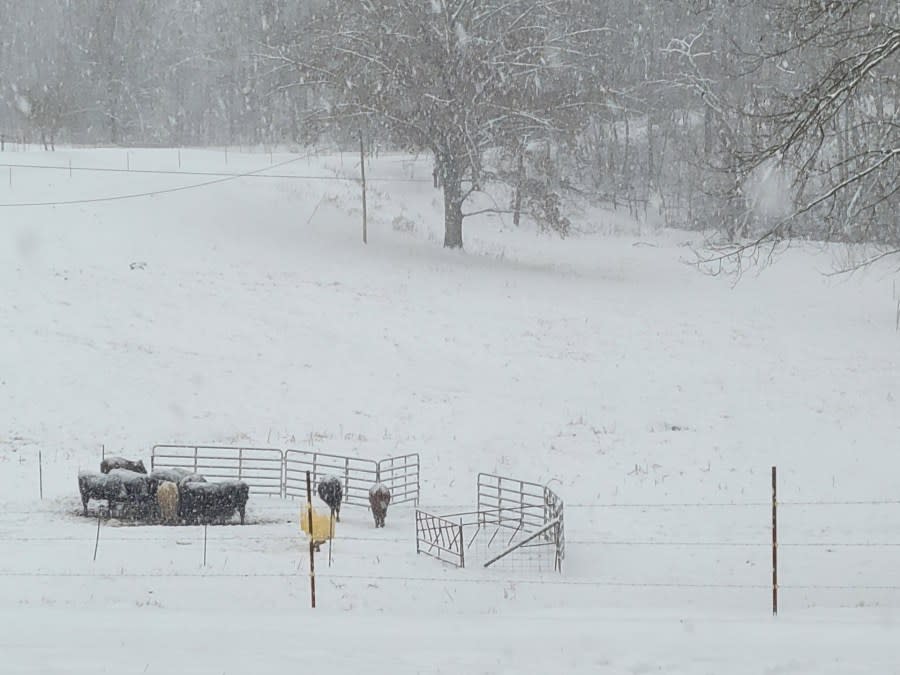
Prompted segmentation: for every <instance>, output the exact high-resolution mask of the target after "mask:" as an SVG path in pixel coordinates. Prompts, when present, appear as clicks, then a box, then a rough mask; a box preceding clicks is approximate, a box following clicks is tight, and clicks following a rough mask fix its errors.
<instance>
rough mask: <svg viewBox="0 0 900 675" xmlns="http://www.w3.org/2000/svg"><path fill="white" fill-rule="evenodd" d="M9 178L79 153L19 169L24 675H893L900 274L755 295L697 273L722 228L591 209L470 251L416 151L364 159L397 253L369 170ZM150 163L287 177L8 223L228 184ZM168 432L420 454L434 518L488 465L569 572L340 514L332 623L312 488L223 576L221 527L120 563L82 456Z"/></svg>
mask: <svg viewBox="0 0 900 675" xmlns="http://www.w3.org/2000/svg"><path fill="white" fill-rule="evenodd" d="M179 155H180V156H179ZM70 161H71V164H72V167H73V170H72V172H71V175H70V172H69V162H70ZM0 163H6V164H17V165H20V164H31V165H53V166H59V167H61V168H60V169H59V170H48V169H25V168H21V167H18V166H17V167H15V168H13V169H12V175H11V177H10V176H9V169H8V168H6V167H0V179H2V180H0V223H2V227H0V410H2V411H3V416H2V418H0V419H2V420H3V424H2V426H0V505H2V511H0V542H2V548H0V550H2V553H0V624H2V625H3V627H4V628H3V630H0V672H3V673H7V672H10V673H19V672H27V673H45V672H73V673H88V672H91V673H94V672H104V670H103V669H106V671H107V672H151V673H152V672H169V673H171V672H185V673H222V672H227V673H248V672H251V673H255V672H276V671H284V669H285V668H288V667H293V668H296V667H304V666H307V667H316V668H319V667H324V666H322V664H323V663H325V662H329V661H330V662H331V663H333V664H334V666H336V667H337V668H338V672H345V671H347V670H350V669H351V668H354V669H360V670H361V669H366V670H368V671H371V672H379V673H380V672H392V673H405V672H446V673H457V672H485V673H495V672H515V673H527V672H542V673H543V672H547V670H549V669H564V670H568V671H574V672H610V673H643V672H651V671H661V672H671V673H745V672H746V673H760V672H789V673H829V672H833V673H849V672H866V673H872V672H879V673H881V672H900V665H898V659H896V657H895V652H896V649H895V648H894V647H893V644H894V643H895V642H896V639H897V636H898V635H900V626H898V624H897V618H898V613H897V612H898V608H900V588H898V587H900V575H898V572H897V570H898V569H900V565H898V563H900V503H891V502H894V501H897V500H900V490H898V487H897V486H898V483H897V468H898V463H897V461H896V459H895V456H894V454H895V450H896V447H897V438H898V437H900V415H898V403H897V397H898V396H900V368H898V365H900V337H898V335H897V333H896V332H895V331H894V321H895V308H896V300H895V299H894V298H893V297H892V293H893V291H892V279H893V278H894V277H892V276H891V275H890V273H889V272H890V270H889V269H888V268H886V267H885V268H878V269H874V270H871V271H869V272H867V273H865V274H862V275H858V276H855V277H851V278H837V279H835V278H826V277H824V276H823V275H822V274H821V273H820V272H822V271H827V270H828V269H829V267H830V264H831V259H830V257H829V253H828V252H822V251H816V250H813V249H811V248H803V247H798V248H795V249H794V250H792V251H789V252H788V253H787V254H786V255H785V256H784V257H783V258H782V259H781V260H780V261H779V262H778V264H777V265H776V266H774V267H773V268H771V269H769V270H767V271H766V272H765V273H764V274H763V275H761V276H758V277H757V276H756V275H752V274H751V275H748V276H746V277H745V278H744V279H743V280H742V281H741V282H740V283H739V284H738V285H737V286H736V287H732V285H731V283H730V282H731V280H730V279H724V278H712V277H708V276H704V275H702V274H698V273H697V271H696V270H694V269H693V268H691V267H690V266H687V265H685V264H684V263H683V262H682V260H683V259H688V258H690V257H691V254H690V248H689V247H688V245H689V244H691V243H692V242H693V243H699V241H700V239H699V237H698V236H697V235H694V234H692V233H681V232H668V231H661V232H652V233H648V232H647V231H646V227H645V228H644V231H643V232H640V233H639V231H638V230H637V229H636V228H635V229H629V226H628V224H627V221H626V220H625V219H624V218H623V217H622V216H620V215H618V214H610V213H604V212H599V211H598V212H590V213H583V214H580V216H579V219H580V220H579V223H578V225H579V227H580V229H581V230H582V231H583V232H584V234H581V235H579V236H578V237H577V238H574V239H570V240H567V241H559V240H557V239H554V238H552V237H548V236H540V235H536V234H535V233H534V232H533V231H532V230H531V229H530V228H528V227H525V228H522V229H521V230H518V229H516V228H514V227H512V225H511V224H509V223H504V222H503V221H502V220H501V219H500V218H498V217H489V216H483V217H479V218H476V219H473V220H472V221H471V222H469V221H467V222H466V237H467V252H466V253H459V252H447V251H444V250H442V249H441V248H440V246H439V242H440V240H441V236H442V235H441V220H440V215H441V210H442V206H441V199H440V194H439V192H438V191H436V190H434V188H433V187H432V186H431V183H430V181H431V173H430V165H429V164H428V162H427V161H426V160H424V159H415V158H411V157H407V156H398V155H386V156H382V157H379V158H377V159H374V160H372V163H371V165H370V166H369V167H368V173H369V177H370V178H371V179H372V183H371V186H370V187H371V190H370V192H369V216H370V221H369V244H368V246H363V245H362V243H361V241H360V238H361V237H360V234H361V232H360V230H361V227H360V218H361V208H360V202H359V186H358V184H356V183H354V182H352V181H340V180H334V178H335V177H338V176H351V177H352V176H355V175H356V172H357V170H358V167H357V166H356V164H355V158H354V157H353V156H352V155H344V156H340V155H329V156H316V155H312V154H298V155H290V154H287V153H275V154H274V155H270V154H268V153H237V152H234V151H231V152H229V153H228V154H227V156H226V154H225V153H224V152H222V151H212V150H208V151H207V150H181V151H180V153H179V151H176V150H172V149H164V150H129V151H126V150H121V149H116V150H62V151H59V152H56V153H42V152H6V153H3V154H2V155H0ZM179 163H180V168H179ZM79 167H106V168H114V169H126V168H128V169H130V171H127V172H109V173H96V172H88V171H80V170H79ZM153 170H163V171H175V172H177V171H179V170H180V171H182V172H206V173H212V174H220V173H241V172H250V171H262V173H263V174H270V175H271V174H277V175H278V176H281V177H280V178H262V177H252V178H250V177H248V178H241V179H236V180H225V181H223V182H219V183H215V184H211V185H206V186H203V187H197V188H195V189H186V190H180V191H175V192H169V193H165V194H156V195H155V196H147V197H140V198H135V199H125V200H116V201H102V202H96V203H87V204H63V205H58V206H53V207H50V206H17V207H6V206H5V205H7V204H13V203H15V204H24V203H35V202H38V203H40V202H51V201H52V202H66V201H69V200H83V199H93V198H105V197H111V196H119V195H131V194H139V193H148V192H159V191H163V190H168V189H172V188H179V187H182V186H191V185H198V184H200V183H207V182H210V181H217V180H221V179H222V178H223V176H218V175H206V176H191V175H183V174H177V173H173V174H156V173H146V171H153ZM288 175H292V176H302V177H304V178H288V177H285V176H288ZM163 442H175V443H177V442H188V443H207V444H235V443H240V444H244V445H249V446H254V445H256V446H267V447H280V448H288V447H298V448H304V449H309V448H316V449H320V450H323V451H327V452H336V453H340V454H352V455H360V456H366V457H381V456H386V455H389V454H401V453H404V452H418V453H420V455H421V458H422V478H423V483H422V499H423V505H424V506H426V507H428V508H429V510H432V511H434V512H437V513H441V512H442V510H444V511H446V510H448V509H449V510H453V509H456V510H459V507H468V508H471V507H474V503H475V478H476V475H477V473H478V472H479V471H489V472H496V473H501V474H507V475H512V476H515V477H521V478H524V479H527V480H533V481H537V482H540V483H546V482H548V481H550V482H551V484H552V486H553V489H554V490H556V491H557V492H559V494H560V495H561V496H562V497H563V498H564V499H565V500H566V530H567V543H568V545H567V558H566V561H565V565H564V572H563V574H562V575H559V574H555V573H553V572H552V570H546V565H545V564H544V561H541V560H536V559H534V558H529V557H527V556H523V557H521V558H518V559H515V560H510V561H508V562H507V563H505V564H504V565H502V566H501V567H499V568H497V569H490V570H483V569H480V568H475V567H471V566H470V567H469V568H468V569H465V570H456V569H450V568H447V567H445V566H443V565H442V564H441V563H439V562H437V561H434V560H432V559H430V558H427V557H424V556H419V557H417V556H416V554H415V533H414V525H413V513H412V509H410V508H409V507H396V508H392V509H391V511H390V512H389V515H388V522H387V527H386V528H384V529H379V530H376V529H375V528H374V527H373V524H372V521H371V516H370V515H369V514H368V513H367V512H366V511H365V510H363V509H359V508H356V509H353V508H350V507H348V508H347V509H346V510H345V517H344V521H345V522H343V523H342V524H341V525H340V527H339V530H338V538H337V540H336V541H335V546H334V551H333V554H334V561H333V565H332V567H331V568H328V567H327V563H326V558H325V557H324V556H320V557H319V558H318V560H317V566H318V567H319V570H318V571H319V572H320V575H319V584H318V591H319V592H318V596H319V607H318V608H317V609H316V610H315V613H313V612H312V610H310V609H309V608H308V579H307V564H308V561H307V558H306V548H305V541H304V540H303V538H302V537H301V535H299V533H298V527H297V504H294V503H291V502H282V501H281V500H278V499H272V498H253V497H251V501H250V505H249V513H250V520H251V523H252V524H250V525H246V526H244V527H240V526H233V527H211V528H210V529H209V542H208V547H207V565H206V566H205V567H203V566H202V550H203V544H202V537H203V532H202V529H201V528H189V527H179V528H167V527H150V526H147V527H141V526H131V525H128V524H120V523H117V522H115V521H111V522H109V523H107V524H105V525H104V526H103V527H102V528H101V535H100V544H99V548H98V556H97V561H96V562H93V561H92V556H93V552H94V545H95V535H96V521H94V520H92V519H85V518H82V517H81V516H80V515H79V511H80V503H79V501H78V498H77V489H76V481H75V477H76V473H77V471H78V470H79V469H82V468H91V469H93V468H96V465H97V464H98V462H99V459H100V453H101V450H100V448H101V444H103V445H105V448H106V452H107V453H121V454H124V455H126V456H129V457H134V458H143V459H144V461H145V462H147V461H148V459H149V449H150V447H151V446H152V445H153V444H155V443H163ZM38 451H40V453H41V458H42V467H41V469H42V472H43V491H44V498H43V500H41V499H40V498H39V494H38V490H39V484H38V476H39V467H38V462H37V458H38ZM773 465H777V466H778V471H779V479H778V483H779V498H780V500H781V501H782V506H781V508H780V511H779V519H780V522H779V533H780V541H781V548H780V557H779V562H780V565H779V566H780V569H779V573H780V581H781V583H782V584H783V588H782V589H781V593H780V601H781V614H780V616H779V617H778V618H777V619H772V618H770V616H769V614H770V602H771V590H770V586H769V584H770V583H771V551H770V548H769V542H770V537H771V532H770V524H771V508H770V506H769V505H768V501H769V500H770V498H771V493H770V490H771V486H770V467H771V466H773ZM819 502H827V503H826V504H822V503H819ZM831 502H862V503H857V504H832V503H831ZM872 502H886V503H872ZM654 504H656V505H659V504H667V505H668V506H653V505H654ZM678 504H681V505H682V506H677V505H678ZM688 504H706V505H707V506H689V505H688ZM621 505H631V506H621ZM635 505H644V506H635ZM835 587H837V588H835Z"/></svg>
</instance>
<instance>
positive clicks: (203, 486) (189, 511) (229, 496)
mask: <svg viewBox="0 0 900 675" xmlns="http://www.w3.org/2000/svg"><path fill="white" fill-rule="evenodd" d="M178 496H179V501H178V516H179V518H180V519H181V520H183V521H184V522H186V523H200V522H213V521H215V520H221V521H223V522H224V521H225V520H227V519H229V518H231V516H232V515H234V512H235V511H237V512H238V513H239V514H240V516H241V525H243V524H244V516H245V513H246V507H247V499H248V498H249V497H250V486H249V485H247V484H246V483H245V482H244V481H240V480H232V481H223V482H221V483H206V482H198V481H183V482H182V483H180V484H179V485H178Z"/></svg>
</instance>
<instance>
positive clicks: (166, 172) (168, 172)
mask: <svg viewBox="0 0 900 675" xmlns="http://www.w3.org/2000/svg"><path fill="white" fill-rule="evenodd" d="M299 159H307V156H305V155H304V156H303V157H300V158H295V159H291V160H290V161H298V160H299ZM278 166H279V165H274V166H268V167H264V168H262V169H258V170H257V171H260V172H261V171H266V170H268V169H272V168H277V167H278ZM0 168H4V169H5V168H9V169H38V170H52V171H84V172H95V173H127V174H149V175H160V176H205V177H216V178H228V179H231V178H277V179H293V180H311V181H329V180H331V181H340V182H342V183H359V182H360V179H359V178H357V177H355V176H309V175H301V174H290V173H234V172H230V171H184V170H175V169H119V168H115V167H93V166H74V165H72V166H69V165H68V164H67V165H65V166H55V165H51V164H3V163H0ZM366 182H378V183H431V182H432V181H431V179H430V178H427V179H426V178H393V177H388V176H385V177H382V178H378V177H375V178H372V177H369V176H367V177H366Z"/></svg>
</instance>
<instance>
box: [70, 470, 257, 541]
mask: <svg viewBox="0 0 900 675" xmlns="http://www.w3.org/2000/svg"><path fill="white" fill-rule="evenodd" d="M78 491H79V492H80V493H81V503H82V506H83V507H84V515H87V507H88V502H90V500H92V499H95V500H106V503H107V508H108V510H109V513H113V512H114V510H118V511H119V512H120V513H121V514H122V515H125V516H129V517H131V518H139V519H143V520H151V521H156V522H163V523H166V524H169V525H175V524H178V523H185V524H197V523H212V522H225V521H227V520H229V519H230V518H231V517H232V516H233V515H234V514H235V512H237V513H238V514H239V515H240V518H241V524H242V525H243V524H244V517H245V513H246V507H247V499H248V498H249V496H250V487H249V486H248V485H247V484H246V483H245V482H243V481H240V480H230V481H222V482H219V483H211V482H208V481H207V480H206V478H204V477H203V476H201V475H199V474H196V473H193V472H191V471H188V470H187V469H177V468H171V469H155V470H154V471H151V472H150V473H149V474H148V473H147V469H146V468H145V467H144V463H143V462H142V461H137V462H134V461H131V460H128V459H124V458H122V457H107V458H105V459H104V460H103V461H102V462H101V463H100V472H99V473H98V472H96V471H82V472H80V473H79V474H78Z"/></svg>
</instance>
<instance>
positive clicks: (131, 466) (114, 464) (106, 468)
mask: <svg viewBox="0 0 900 675" xmlns="http://www.w3.org/2000/svg"><path fill="white" fill-rule="evenodd" d="M113 469H127V470H128V471H134V472H135V473H147V469H145V468H144V460H141V459H139V460H138V461H136V462H135V461H132V460H130V459H125V458H124V457H106V458H104V459H103V461H102V462H100V472H101V473H109V472H110V471H112V470H113Z"/></svg>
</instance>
